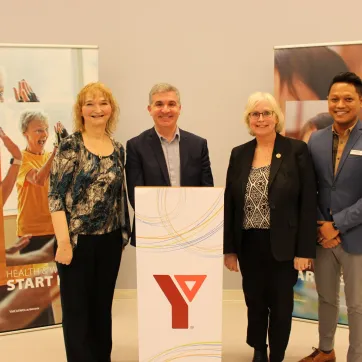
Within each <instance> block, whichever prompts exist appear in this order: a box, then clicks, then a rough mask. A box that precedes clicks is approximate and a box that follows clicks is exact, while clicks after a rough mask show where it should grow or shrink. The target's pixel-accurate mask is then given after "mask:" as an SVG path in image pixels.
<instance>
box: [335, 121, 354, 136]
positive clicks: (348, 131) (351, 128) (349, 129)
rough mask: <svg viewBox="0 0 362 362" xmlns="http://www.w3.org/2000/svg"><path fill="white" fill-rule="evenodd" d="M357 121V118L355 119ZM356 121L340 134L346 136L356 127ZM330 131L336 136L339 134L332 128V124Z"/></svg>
mask: <svg viewBox="0 0 362 362" xmlns="http://www.w3.org/2000/svg"><path fill="white" fill-rule="evenodd" d="M357 122H358V120H357ZM357 122H355V123H354V124H353V125H352V126H351V127H349V128H347V129H346V130H345V131H344V134H343V135H342V136H347V135H350V134H351V132H352V130H353V128H354V127H356V124H357ZM332 132H333V133H334V134H335V135H337V136H340V134H339V133H338V132H337V131H336V130H335V129H334V124H332Z"/></svg>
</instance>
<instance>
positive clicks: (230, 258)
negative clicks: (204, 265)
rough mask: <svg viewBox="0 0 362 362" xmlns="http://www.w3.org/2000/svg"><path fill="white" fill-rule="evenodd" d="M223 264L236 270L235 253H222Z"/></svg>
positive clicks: (236, 258) (236, 260)
mask: <svg viewBox="0 0 362 362" xmlns="http://www.w3.org/2000/svg"><path fill="white" fill-rule="evenodd" d="M224 264H225V266H226V267H227V268H228V269H229V270H230V271H234V272H238V271H239V268H238V257H237V256H236V254H225V255H224Z"/></svg>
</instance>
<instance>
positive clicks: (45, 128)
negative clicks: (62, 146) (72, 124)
mask: <svg viewBox="0 0 362 362" xmlns="http://www.w3.org/2000/svg"><path fill="white" fill-rule="evenodd" d="M24 136H25V138H26V141H27V143H28V144H27V149H28V151H30V152H32V153H35V154H42V153H43V151H44V147H45V143H46V141H47V139H48V137H49V125H48V122H46V121H42V120H39V119H34V120H32V121H30V123H29V124H28V127H27V129H26V131H25V132H24Z"/></svg>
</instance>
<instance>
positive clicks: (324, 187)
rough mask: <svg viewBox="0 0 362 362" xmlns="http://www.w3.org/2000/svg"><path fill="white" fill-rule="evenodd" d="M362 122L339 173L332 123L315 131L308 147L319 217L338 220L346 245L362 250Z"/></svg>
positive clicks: (350, 249) (354, 250) (351, 138)
mask: <svg viewBox="0 0 362 362" xmlns="http://www.w3.org/2000/svg"><path fill="white" fill-rule="evenodd" d="M361 136H362V122H361V121H358V122H357V124H356V126H355V127H354V128H353V130H352V132H351V134H350V136H349V139H348V142H347V144H346V146H345V149H344V151H343V154H342V157H341V160H340V163H339V166H338V169H337V172H336V175H334V174H333V163H332V147H333V133H332V126H329V127H327V128H325V129H323V130H320V131H317V132H315V133H313V134H312V136H311V138H310V140H309V143H308V147H309V151H310V153H311V156H312V159H313V163H314V168H315V172H316V176H317V182H318V219H319V220H327V221H331V220H334V222H335V223H336V226H337V228H338V229H339V230H340V233H341V239H342V247H343V249H344V250H345V251H346V252H348V253H351V254H362V137H361Z"/></svg>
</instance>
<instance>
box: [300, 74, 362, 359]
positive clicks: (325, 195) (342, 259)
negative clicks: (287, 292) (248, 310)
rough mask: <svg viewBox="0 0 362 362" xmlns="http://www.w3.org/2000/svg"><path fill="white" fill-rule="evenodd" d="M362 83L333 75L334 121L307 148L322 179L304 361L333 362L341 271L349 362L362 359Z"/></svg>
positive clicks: (355, 78)
mask: <svg viewBox="0 0 362 362" xmlns="http://www.w3.org/2000/svg"><path fill="white" fill-rule="evenodd" d="M361 107H362V81H361V79H360V78H359V77H358V76H357V75H356V74H354V73H350V72H347V73H340V74H338V75H337V76H335V77H334V78H333V80H332V83H331V85H330V88H329V94H328V108H329V113H330V115H331V116H332V117H333V120H334V123H333V125H332V126H329V127H327V128H325V129H323V130H320V131H317V132H315V133H314V134H312V136H311V138H310V140H309V144H308V146H309V150H310V153H311V155H312V159H313V163H314V168H315V171H316V176H317V181H318V224H319V232H318V243H319V246H318V247H317V257H316V259H315V262H314V271H315V281H316V286H317V292H318V301H319V304H318V314H319V348H318V349H315V350H314V352H313V353H312V354H311V355H309V356H308V357H306V358H304V359H302V360H301V361H303V362H311V361H314V362H324V361H333V362H334V361H335V360H336V356H335V352H334V349H333V347H334V335H335V332H336V327H337V321H338V313H339V298H338V295H339V289H340V277H341V274H342V273H343V279H344V283H345V295H346V302H347V310H348V323H349V334H350V338H349V341H350V345H349V349H348V354H347V362H362V122H361V121H360V120H359V113H360V111H361Z"/></svg>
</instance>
